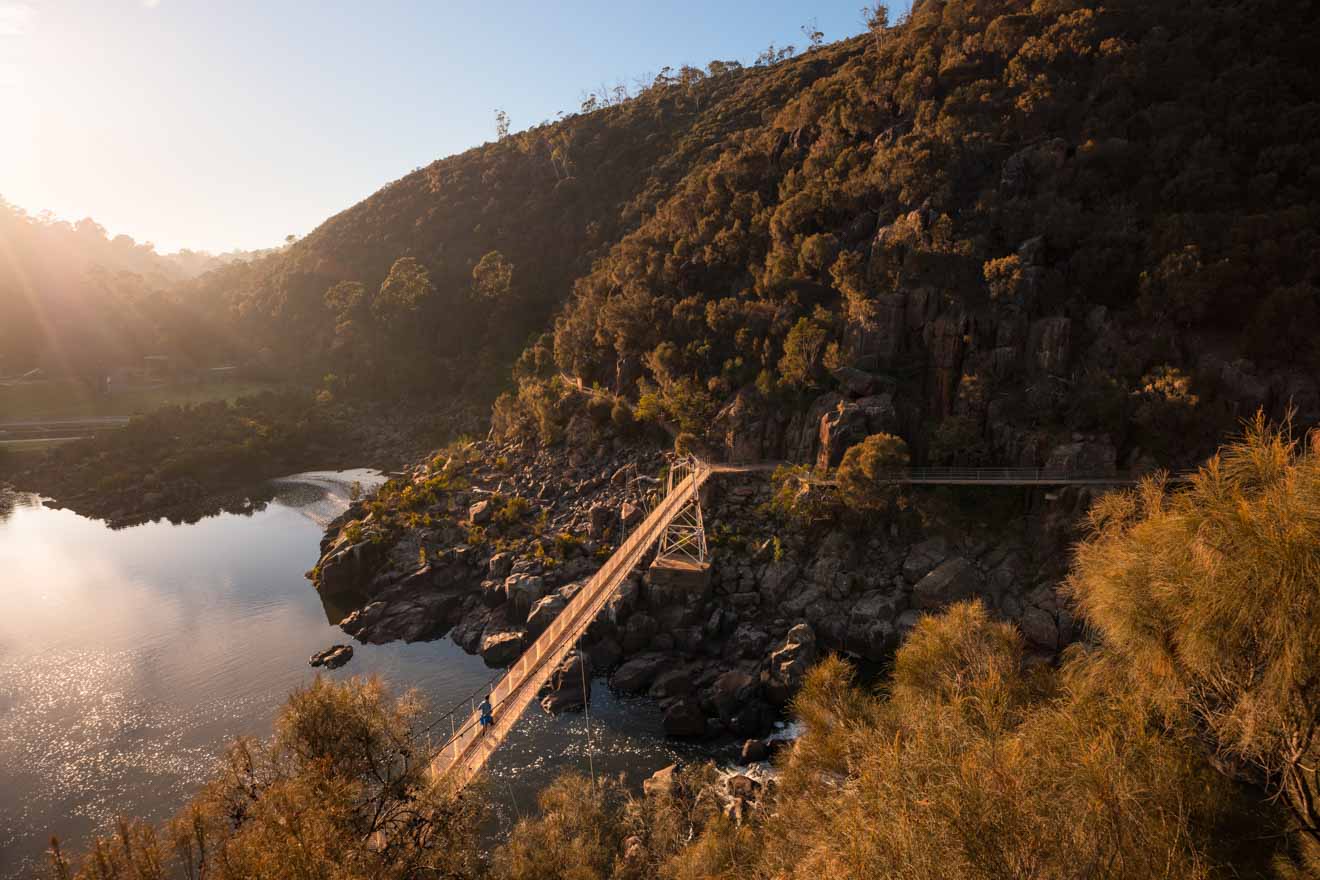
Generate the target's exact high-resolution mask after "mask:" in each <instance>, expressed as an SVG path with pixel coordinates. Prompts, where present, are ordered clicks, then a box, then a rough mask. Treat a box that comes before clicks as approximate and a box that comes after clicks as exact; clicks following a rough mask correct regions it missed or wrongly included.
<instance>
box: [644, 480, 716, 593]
mask: <svg viewBox="0 0 1320 880" xmlns="http://www.w3.org/2000/svg"><path fill="white" fill-rule="evenodd" d="M699 466H700V465H699V463H698V462H697V460H696V459H695V458H692V457H691V456H684V457H681V458H676V459H674V461H673V462H672V464H671V465H670V468H669V474H668V477H667V479H666V486H665V490H666V494H668V493H670V492H673V491H674V488H675V487H676V486H680V485H682V484H683V482H684V480H687V478H688V477H689V476H690V475H692V474H693V473H695V472H696V470H697V468H698V467H699ZM689 485H690V486H691V488H690V490H689V491H688V494H687V497H685V498H684V499H683V500H682V505H683V506H682V508H681V509H680V510H679V511H678V512H677V513H676V514H675V515H674V518H673V519H672V520H670V522H669V525H667V526H666V527H665V530H664V532H663V533H662V534H661V536H660V545H659V547H658V548H657V549H656V553H655V560H654V561H653V562H652V563H651V568H650V577H651V578H653V579H654V578H656V577H657V576H659V577H666V578H669V579H690V580H694V582H695V581H699V582H701V583H702V584H704V583H705V582H707V581H708V580H709V578H710V548H709V547H708V546H707V544H706V523H705V520H704V519H703V518H702V515H701V495H700V489H699V487H698V486H697V484H696V483H695V482H692V481H689Z"/></svg>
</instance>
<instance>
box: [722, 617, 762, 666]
mask: <svg viewBox="0 0 1320 880" xmlns="http://www.w3.org/2000/svg"><path fill="white" fill-rule="evenodd" d="M769 641H770V636H769V635H767V634H766V632H765V630H763V629H761V628H760V627H758V626H755V625H754V624H751V623H740V624H738V627H737V629H735V630H734V631H733V635H731V636H729V641H728V643H727V644H726V646H725V651H726V652H727V654H728V655H729V656H733V657H736V658H741V659H744V660H750V659H753V658H756V657H760V656H761V652H762V651H764V650H765V646H766V644H768V643H769Z"/></svg>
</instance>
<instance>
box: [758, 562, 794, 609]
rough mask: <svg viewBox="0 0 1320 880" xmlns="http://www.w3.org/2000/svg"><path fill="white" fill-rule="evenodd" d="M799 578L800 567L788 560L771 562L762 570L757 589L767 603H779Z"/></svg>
mask: <svg viewBox="0 0 1320 880" xmlns="http://www.w3.org/2000/svg"><path fill="white" fill-rule="evenodd" d="M797 576H798V567H797V565H795V564H794V563H792V562H790V561H788V560H786V559H785V560H780V561H779V562H770V563H768V564H767V565H766V566H765V568H763V569H762V570H761V574H760V577H759V578H758V579H757V581H758V585H757V589H758V590H760V593H761V596H762V597H763V598H764V599H765V600H766V601H767V602H778V601H779V600H780V599H782V598H784V595H785V594H786V593H787V592H788V588H789V586H790V585H791V584H792V583H793V581H794V580H795V579H796V578H797Z"/></svg>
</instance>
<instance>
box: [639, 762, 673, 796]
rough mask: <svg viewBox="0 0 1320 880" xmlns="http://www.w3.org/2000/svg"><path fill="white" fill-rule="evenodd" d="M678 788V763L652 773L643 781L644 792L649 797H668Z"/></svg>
mask: <svg viewBox="0 0 1320 880" xmlns="http://www.w3.org/2000/svg"><path fill="white" fill-rule="evenodd" d="M677 790H678V765H677V764H670V765H669V766H668V767H664V768H662V769H660V770H657V771H655V772H654V773H652V774H651V775H650V776H649V777H648V778H647V779H645V780H644V781H643V782H642V794H644V795H646V796H647V797H654V798H667V797H671V796H673V795H674V794H675V793H676V792H677Z"/></svg>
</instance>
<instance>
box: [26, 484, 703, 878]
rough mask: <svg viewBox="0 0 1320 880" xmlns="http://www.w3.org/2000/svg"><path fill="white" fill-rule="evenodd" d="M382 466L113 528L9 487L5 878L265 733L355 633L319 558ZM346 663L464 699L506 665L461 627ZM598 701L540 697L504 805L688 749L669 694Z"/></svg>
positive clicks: (637, 772)
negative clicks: (555, 711) (321, 572)
mask: <svg viewBox="0 0 1320 880" xmlns="http://www.w3.org/2000/svg"><path fill="white" fill-rule="evenodd" d="M372 479H373V477H372V475H371V474H370V473H368V472H341V473H314V474H301V475H298V476H297V477H292V478H290V479H288V480H285V481H280V483H279V494H278V496H277V497H276V499H275V500H274V501H273V502H271V503H270V504H269V505H267V506H265V507H264V509H261V510H258V511H254V512H253V513H252V514H251V515H239V514H222V515H219V516H215V517H211V518H209V519H205V520H202V521H201V522H198V523H195V524H192V525H178V526H175V525H170V524H168V523H164V522H157V523H150V524H146V525H141V526H135V527H132V528H128V529H123V530H119V531H112V530H110V529H108V528H106V527H105V526H104V525H103V524H102V523H99V522H96V521H93V520H89V519H86V518H83V517H80V516H77V515H76V514H73V513H71V512H69V511H65V510H52V509H50V508H47V507H45V506H43V505H42V504H41V503H40V502H39V500H38V499H36V498H33V497H30V496H18V497H13V496H9V497H8V498H7V499H4V498H0V877H4V878H11V877H13V878H17V877H27V876H31V875H32V874H33V873H34V871H36V870H38V869H39V865H40V859H41V853H42V850H43V849H44V848H45V845H46V841H47V840H48V838H49V836H50V835H51V834H58V835H59V836H60V837H61V839H62V840H64V841H65V844H66V847H68V848H72V849H76V850H80V849H81V847H82V846H83V845H84V844H85V843H86V840H87V837H88V835H89V834H90V833H92V832H94V831H97V830H101V829H104V828H106V827H107V825H108V823H111V822H112V821H113V820H114V819H115V817H117V816H121V815H135V816H142V817H145V818H149V819H152V820H161V819H164V818H167V817H168V816H169V815H171V814H172V813H173V812H174V811H176V810H177V809H178V808H179V807H180V806H181V805H182V804H183V803H184V801H186V800H187V798H188V796H189V795H190V794H191V793H192V792H193V791H194V790H195V789H196V787H197V786H198V784H199V783H200V782H201V781H202V780H204V779H205V778H206V776H207V775H208V773H209V771H210V769H211V768H212V766H213V764H214V760H215V758H216V756H217V755H218V754H219V753H220V750H221V748H222V747H223V745H224V743H225V742H226V741H227V740H228V739H230V738H232V737H234V736H237V735H240V734H253V735H258V736H265V735H267V734H269V733H270V730H271V722H272V719H273V717H274V715H275V712H276V711H277V709H278V707H279V706H280V704H281V703H282V702H283V700H284V698H285V696H286V695H287V694H288V692H289V691H290V690H291V689H292V688H294V687H296V686H297V685H299V684H301V683H304V682H307V681H310V680H311V678H312V677H313V676H314V674H315V671H314V670H312V669H310V668H309V667H308V666H307V657H308V656H309V655H310V654H312V653H313V652H315V651H317V650H320V649H322V648H326V647H329V646H330V645H331V644H334V643H344V642H349V640H348V638H347V637H346V636H344V634H343V633H342V632H340V631H339V630H338V628H337V627H335V626H333V625H332V624H331V623H330V618H332V617H333V618H334V619H336V620H337V619H338V615H337V614H336V613H335V612H333V611H329V612H328V611H327V610H326V609H325V608H324V607H323V606H322V604H321V601H320V599H319V597H318V595H317V593H316V591H315V590H314V589H313V588H312V586H311V585H310V583H309V582H308V581H307V580H306V579H305V578H304V576H303V573H304V572H305V571H306V570H307V569H308V568H310V567H311V566H312V565H313V564H314V563H315V562H316V557H317V548H318V543H319V541H320V538H321V532H322V524H323V523H325V522H326V521H328V520H329V519H330V518H332V517H334V516H335V515H337V514H338V513H339V512H340V511H342V510H343V509H344V507H345V506H346V504H347V496H348V492H349V490H348V486H349V485H350V484H351V483H352V481H354V480H360V481H362V482H363V483H370V482H371V481H372ZM354 649H355V652H356V654H355V656H354V658H353V660H352V662H350V663H349V664H348V665H347V666H345V667H344V668H342V669H340V670H337V671H335V672H331V673H327V674H329V675H333V676H336V677H347V676H350V675H355V674H364V673H379V674H381V675H383V676H385V677H386V678H387V679H388V680H389V681H390V682H392V683H394V684H396V685H398V686H399V687H416V688H418V689H419V690H420V691H421V692H422V693H423V694H424V695H425V696H426V697H427V698H428V702H429V704H430V705H431V706H434V707H440V706H448V705H449V704H450V703H452V702H454V701H455V700H457V699H459V698H461V697H462V696H464V695H466V694H468V693H470V692H471V691H472V690H474V689H475V688H477V687H479V686H480V685H481V684H482V683H483V682H484V681H486V680H488V679H489V677H490V676H491V674H492V673H491V671H490V670H488V669H487V668H486V667H485V665H484V664H483V663H482V662H481V659H480V658H478V657H471V656H468V655H467V654H464V653H463V652H462V651H461V650H460V649H458V648H457V647H456V646H455V645H454V644H453V643H452V642H450V641H449V640H448V639H443V640H440V641H437V642H431V643H427V644H417V645H401V644H396V645H383V646H369V645H357V644H354ZM590 730H591V743H592V747H591V750H590V756H589V755H588V739H587V719H586V718H584V717H583V716H582V715H570V716H565V717H561V718H559V719H552V718H549V717H547V716H545V715H544V714H543V713H541V712H540V711H539V710H532V711H529V712H528V715H527V717H526V719H525V720H524V723H523V725H522V726H521V727H520V729H519V730H518V732H517V733H516V734H515V736H514V737H513V738H511V739H510V740H509V741H508V742H507V743H506V745H505V746H504V747H503V748H502V749H501V752H500V753H499V754H498V755H497V759H496V761H495V763H494V765H493V766H492V768H491V773H492V776H493V777H494V783H495V784H494V786H493V788H492V791H493V792H494V793H495V794H496V795H498V797H499V798H500V803H498V804H496V805H495V806H496V813H497V815H498V816H499V817H500V818H502V819H503V820H505V821H507V820H508V819H510V818H512V817H514V816H515V815H516V814H517V813H518V812H525V811H527V810H528V809H529V808H531V806H532V804H533V802H534V792H535V790H536V789H537V788H539V787H540V786H541V785H543V784H545V783H546V782H548V781H549V780H550V779H551V778H553V776H554V775H555V774H557V773H558V772H559V771H560V770H562V769H565V768H571V767H577V768H581V769H582V770H583V771H586V770H587V769H588V759H589V757H590V759H591V760H590V763H591V764H592V765H593V766H594V769H595V770H596V772H598V773H624V774H625V775H626V776H628V777H629V778H630V779H632V780H634V781H636V780H638V779H640V778H641V777H643V776H645V775H646V774H647V773H650V772H651V771H653V770H655V769H658V768H659V767H662V766H664V765H665V764H666V763H669V762H670V761H672V760H675V759H676V758H680V757H692V756H695V755H696V754H697V753H696V752H695V751H694V750H693V749H691V748H690V747H687V748H685V749H683V750H680V749H679V747H677V746H675V745H674V744H672V743H667V742H665V741H664V740H663V737H662V735H661V727H660V719H659V715H658V713H657V711H656V710H655V708H654V707H653V706H652V705H651V704H649V703H647V702H646V701H641V700H621V699H618V698H615V697H613V696H612V695H610V694H609V693H608V691H607V690H606V689H605V688H604V686H603V685H602V684H601V683H600V682H597V684H596V687H595V689H594V692H593V702H592V707H591V715H590Z"/></svg>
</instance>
